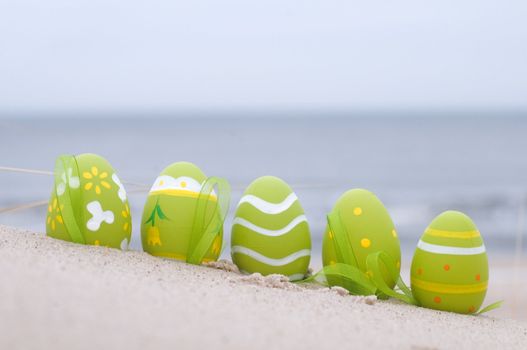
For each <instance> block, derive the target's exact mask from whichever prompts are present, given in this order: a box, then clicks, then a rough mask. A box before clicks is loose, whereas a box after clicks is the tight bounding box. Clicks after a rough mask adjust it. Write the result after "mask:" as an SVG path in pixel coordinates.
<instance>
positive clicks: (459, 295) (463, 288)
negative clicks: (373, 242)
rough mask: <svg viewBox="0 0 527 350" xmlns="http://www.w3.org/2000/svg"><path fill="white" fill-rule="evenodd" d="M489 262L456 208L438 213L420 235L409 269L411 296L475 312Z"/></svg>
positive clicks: (441, 307) (484, 289) (450, 308)
mask: <svg viewBox="0 0 527 350" xmlns="http://www.w3.org/2000/svg"><path fill="white" fill-rule="evenodd" d="M488 274H489V273H488V261H487V253H486V251H485V245H484V244H483V239H482V237H481V235H480V233H479V231H478V229H477V227H476V225H475V224H474V222H472V220H471V219H470V218H469V217H468V216H466V215H465V214H463V213H460V212H458V211H446V212H444V213H442V214H440V215H439V216H437V217H436V218H435V219H434V220H433V221H432V223H430V225H429V226H428V227H427V228H426V230H425V232H424V234H423V235H422V236H421V239H420V240H419V243H418V244H417V248H416V250H415V254H414V258H413V260H412V268H411V285H412V293H413V295H414V297H415V298H416V299H417V300H418V301H419V302H420V304H421V305H422V306H424V307H428V308H431V309H436V310H444V311H453V312H458V313H464V314H466V313H474V312H476V311H477V310H478V309H479V307H480V306H481V304H482V303H483V299H484V298H485V294H486V292H487V281H488Z"/></svg>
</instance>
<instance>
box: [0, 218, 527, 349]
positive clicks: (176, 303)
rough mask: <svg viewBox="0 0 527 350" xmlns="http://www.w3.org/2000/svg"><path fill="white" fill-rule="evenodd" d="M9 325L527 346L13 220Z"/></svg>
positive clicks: (258, 344) (1, 324)
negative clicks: (83, 241) (79, 241)
mask: <svg viewBox="0 0 527 350" xmlns="http://www.w3.org/2000/svg"><path fill="white" fill-rule="evenodd" d="M228 266H229V264H228V263H226V264H224V265H223V266H222V265H221V264H220V265H218V266H216V267H219V268H222V267H227V269H228ZM0 332H1V333H0V348H1V349H36V348H38V349H44V348H49V349H91V350H93V349H102V348H115V349H127V350H130V349H145V347H150V348H153V347H156V348H163V349H189V348H195V349H206V348H209V349H275V348H301V349H326V348H331V349H338V348H354V349H360V348H368V349H390V348H393V349H452V348H456V349H469V348H478V349H496V348H506V349H524V350H525V349H527V322H522V321H515V320H510V319H498V318H493V317H492V314H490V315H489V316H478V317H476V316H464V315H457V314H451V313H445V312H438V311H433V310H427V309H423V308H417V307H413V306H409V305H402V304H399V303H397V302H394V301H378V300H375V298H371V297H367V298H365V297H354V296H350V295H347V293H345V292H343V291H342V290H341V289H338V288H337V289H336V290H329V289H317V288H310V287H300V286H298V285H292V284H290V283H288V282H286V281H284V280H283V279H281V278H280V277H279V276H273V277H271V278H263V277H261V276H241V275H239V274H238V273H236V272H233V271H224V270H221V269H218V268H213V267H205V266H191V265H187V264H185V263H182V262H176V261H170V260H164V259H159V258H155V257H152V256H149V255H148V254H146V253H142V252H133V251H128V252H122V251H119V250H116V249H109V248H103V247H94V246H82V245H76V244H72V243H67V242H63V241H59V240H54V239H51V238H47V237H45V236H44V235H42V234H37V233H31V232H26V231H22V230H18V229H14V228H10V227H6V226H0Z"/></svg>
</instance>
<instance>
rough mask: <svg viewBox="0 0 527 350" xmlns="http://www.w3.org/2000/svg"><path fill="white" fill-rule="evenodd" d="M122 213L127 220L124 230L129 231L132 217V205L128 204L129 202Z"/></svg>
mask: <svg viewBox="0 0 527 350" xmlns="http://www.w3.org/2000/svg"><path fill="white" fill-rule="evenodd" d="M121 215H122V216H123V218H124V220H125V222H124V224H123V231H127V230H128V227H130V223H129V221H130V220H129V218H130V207H129V206H128V203H126V205H125V208H124V210H123V211H122V212H121Z"/></svg>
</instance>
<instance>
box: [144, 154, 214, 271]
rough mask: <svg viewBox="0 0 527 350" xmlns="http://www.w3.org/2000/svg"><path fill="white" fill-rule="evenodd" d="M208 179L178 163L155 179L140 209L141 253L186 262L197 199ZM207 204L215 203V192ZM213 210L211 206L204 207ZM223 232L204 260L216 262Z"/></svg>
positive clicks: (189, 167)
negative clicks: (141, 209)
mask: <svg viewBox="0 0 527 350" xmlns="http://www.w3.org/2000/svg"><path fill="white" fill-rule="evenodd" d="M206 180H207V177H206V176H205V174H204V173H203V171H201V169H200V168H198V167H197V166H196V165H194V164H192V163H189V162H177V163H173V164H171V165H169V166H168V167H166V168H165V169H164V170H163V171H162V172H161V174H160V175H159V176H158V177H157V178H156V179H155V181H154V184H153V185H152V187H151V189H150V192H149V193H148V198H147V200H146V203H145V207H144V210H143V217H142V220H141V241H142V243H143V249H144V251H146V252H148V253H150V254H152V255H154V256H159V257H164V258H171V259H176V260H183V261H185V260H186V259H187V255H188V253H189V252H188V246H189V242H190V239H191V234H192V230H193V225H194V217H195V210H196V204H197V201H198V197H199V195H200V192H201V190H202V186H203V183H204V182H205V181H206ZM209 200H210V201H214V202H215V201H216V200H217V197H216V195H215V193H214V192H212V195H211V196H209ZM207 210H211V211H212V210H214V206H213V205H210V206H207ZM222 242H223V229H222V230H220V232H219V233H218V235H217V236H216V238H215V239H214V241H213V243H212V246H211V247H210V249H209V251H208V252H207V253H206V255H205V257H204V261H214V260H217V259H218V256H219V255H220V252H221V247H222Z"/></svg>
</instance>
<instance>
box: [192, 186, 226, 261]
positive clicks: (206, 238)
mask: <svg viewBox="0 0 527 350" xmlns="http://www.w3.org/2000/svg"><path fill="white" fill-rule="evenodd" d="M215 187H216V191H214V188H215ZM214 192H215V196H216V200H212V198H214V197H213V196H214ZM229 203H230V186H229V183H228V182H227V180H225V179H222V178H219V177H214V176H213V177H209V178H208V179H207V180H206V181H205V183H204V184H203V186H202V189H201V191H200V193H199V196H198V200H197V202H196V209H195V212H194V223H193V226H192V233H191V236H190V241H189V246H188V253H187V262H188V263H190V264H196V265H199V264H201V262H202V261H203V258H204V257H205V255H206V254H207V252H208V251H209V249H210V247H211V246H212V244H213V242H214V240H215V239H216V237H217V236H218V235H219V234H220V232H221V229H222V228H223V223H224V221H225V217H226V216H227V212H228V211H229ZM222 245H223V244H222Z"/></svg>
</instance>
